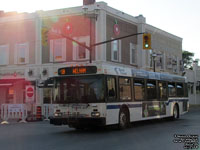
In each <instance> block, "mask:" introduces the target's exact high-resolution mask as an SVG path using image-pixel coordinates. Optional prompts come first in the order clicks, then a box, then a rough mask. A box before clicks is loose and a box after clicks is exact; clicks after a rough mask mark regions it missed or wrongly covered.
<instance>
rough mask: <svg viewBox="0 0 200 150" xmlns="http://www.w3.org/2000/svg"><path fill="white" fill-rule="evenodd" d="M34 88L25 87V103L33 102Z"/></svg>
mask: <svg viewBox="0 0 200 150" xmlns="http://www.w3.org/2000/svg"><path fill="white" fill-rule="evenodd" d="M34 92H35V90H34V86H32V85H27V86H26V103H32V102H34Z"/></svg>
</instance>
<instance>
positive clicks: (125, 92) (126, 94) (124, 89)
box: [119, 78, 131, 100]
mask: <svg viewBox="0 0 200 150" xmlns="http://www.w3.org/2000/svg"><path fill="white" fill-rule="evenodd" d="M119 91H120V100H131V82H130V79H129V78H119Z"/></svg>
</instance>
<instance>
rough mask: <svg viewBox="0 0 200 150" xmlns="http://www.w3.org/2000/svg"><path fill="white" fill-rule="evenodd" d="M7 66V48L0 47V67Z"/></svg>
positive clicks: (4, 46)
mask: <svg viewBox="0 0 200 150" xmlns="http://www.w3.org/2000/svg"><path fill="white" fill-rule="evenodd" d="M8 64H9V46H8V45H0V65H8Z"/></svg>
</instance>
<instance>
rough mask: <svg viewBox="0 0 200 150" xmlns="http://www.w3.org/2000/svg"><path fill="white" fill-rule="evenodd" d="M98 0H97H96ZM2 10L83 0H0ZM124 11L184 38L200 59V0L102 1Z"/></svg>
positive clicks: (30, 9) (70, 4)
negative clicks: (141, 16) (140, 16)
mask: <svg viewBox="0 0 200 150" xmlns="http://www.w3.org/2000/svg"><path fill="white" fill-rule="evenodd" d="M96 1H97V2H99V0H96ZM0 2H1V5H0V10H3V11H5V12H9V11H17V12H34V11H36V10H53V9H60V8H69V7H74V6H81V5H82V4H83V0H56V1H53V0H51V1H50V0H6V1H4V0H0ZM104 2H106V3H107V4H108V5H109V6H110V7H113V8H115V9H118V10H120V11H122V12H124V13H126V14H129V15H132V16H138V15H140V14H142V15H143V16H144V17H145V18H146V23H148V24H151V25H153V26H155V27H157V28H159V29H162V30H164V31H166V32H169V33H171V34H174V35H176V36H178V37H181V38H183V44H182V48H183V50H187V51H190V52H193V53H195V58H199V59H200V0H104Z"/></svg>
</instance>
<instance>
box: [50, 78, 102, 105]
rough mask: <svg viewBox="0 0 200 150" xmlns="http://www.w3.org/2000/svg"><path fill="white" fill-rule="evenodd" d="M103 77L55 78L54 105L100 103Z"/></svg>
mask: <svg viewBox="0 0 200 150" xmlns="http://www.w3.org/2000/svg"><path fill="white" fill-rule="evenodd" d="M103 79H104V78H103V76H101V75H96V76H77V77H61V78H56V80H55V86H54V99H53V103H54V104H56V103H57V104H67V103H89V102H102V101H103V100H104V86H103Z"/></svg>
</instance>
